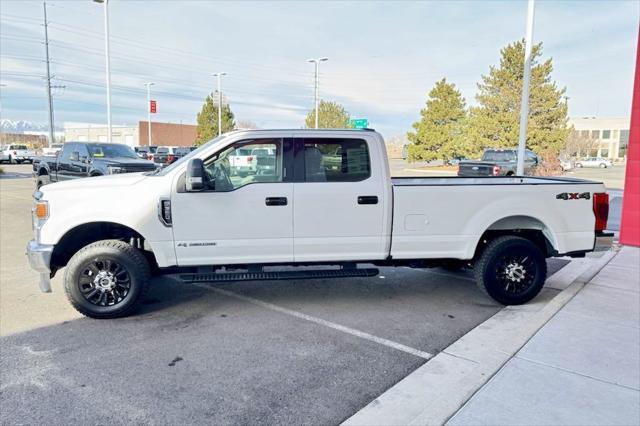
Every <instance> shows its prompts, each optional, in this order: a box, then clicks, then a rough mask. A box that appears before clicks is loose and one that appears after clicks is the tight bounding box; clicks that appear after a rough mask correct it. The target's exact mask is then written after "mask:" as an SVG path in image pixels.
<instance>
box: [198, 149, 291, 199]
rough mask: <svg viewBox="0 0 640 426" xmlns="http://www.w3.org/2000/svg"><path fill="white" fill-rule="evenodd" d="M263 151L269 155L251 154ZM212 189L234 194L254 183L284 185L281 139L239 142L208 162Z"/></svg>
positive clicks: (208, 174)
mask: <svg viewBox="0 0 640 426" xmlns="http://www.w3.org/2000/svg"><path fill="white" fill-rule="evenodd" d="M255 150H264V151H265V152H266V153H267V155H264V156H258V155H249V156H247V153H249V154H251V152H254V151H255ZM205 170H206V172H207V177H208V180H209V183H210V184H209V187H210V189H212V190H214V191H220V192H224V191H233V190H234V189H238V188H240V187H243V186H245V185H249V184H251V183H276V182H282V177H283V173H282V140H281V139H257V140H250V141H242V142H236V143H235V144H233V145H231V146H230V147H227V148H225V149H224V150H222V151H221V152H219V153H217V154H216V155H214V156H213V157H211V158H209V159H207V160H206V161H205Z"/></svg>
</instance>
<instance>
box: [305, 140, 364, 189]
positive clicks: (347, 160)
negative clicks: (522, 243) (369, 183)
mask: <svg viewBox="0 0 640 426" xmlns="http://www.w3.org/2000/svg"><path fill="white" fill-rule="evenodd" d="M304 168H305V181H306V182H357V181H361V180H365V179H367V178H368V177H369V176H371V161H370V159H369V150H368V148H367V143H366V142H365V141H364V140H362V139H305V141H304Z"/></svg>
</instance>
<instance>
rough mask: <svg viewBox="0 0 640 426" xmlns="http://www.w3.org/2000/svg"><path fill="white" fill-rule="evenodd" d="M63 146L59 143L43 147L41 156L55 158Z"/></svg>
mask: <svg viewBox="0 0 640 426" xmlns="http://www.w3.org/2000/svg"><path fill="white" fill-rule="evenodd" d="M63 145H64V144H61V143H54V144H53V145H51V146H50V147H49V146H45V147H44V148H42V155H44V156H45V157H55V156H57V155H58V153H59V152H60V151H62V146H63Z"/></svg>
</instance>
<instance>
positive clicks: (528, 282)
mask: <svg viewBox="0 0 640 426" xmlns="http://www.w3.org/2000/svg"><path fill="white" fill-rule="evenodd" d="M474 272H475V277H476V282H477V284H478V287H480V289H481V290H482V291H484V292H485V293H486V294H487V295H489V296H490V297H491V298H493V299H494V300H495V301H497V302H499V303H502V304H503V305H521V304H523V303H526V302H528V301H530V300H531V299H533V298H534V297H536V296H537V295H538V293H540V290H542V286H544V282H545V280H546V279H547V263H546V260H545V256H544V254H543V253H542V250H540V248H539V247H538V246H537V245H535V244H534V243H533V242H531V241H529V240H527V239H525V238H521V237H516V236H513V235H507V236H503V237H498V238H496V239H495V240H493V241H491V242H490V243H489V244H488V245H487V247H486V248H485V250H484V251H483V252H482V254H481V255H480V257H479V258H478V259H477V260H476V262H475V266H474Z"/></svg>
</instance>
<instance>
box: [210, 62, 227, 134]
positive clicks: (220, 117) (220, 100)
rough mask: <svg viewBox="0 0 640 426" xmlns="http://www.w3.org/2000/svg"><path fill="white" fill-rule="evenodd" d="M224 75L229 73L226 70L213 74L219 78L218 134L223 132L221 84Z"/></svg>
mask: <svg viewBox="0 0 640 426" xmlns="http://www.w3.org/2000/svg"><path fill="white" fill-rule="evenodd" d="M223 75H227V73H226V72H217V73H215V74H213V76H214V77H217V78H218V136H220V135H221V134H222V85H221V77H222V76H223Z"/></svg>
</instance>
